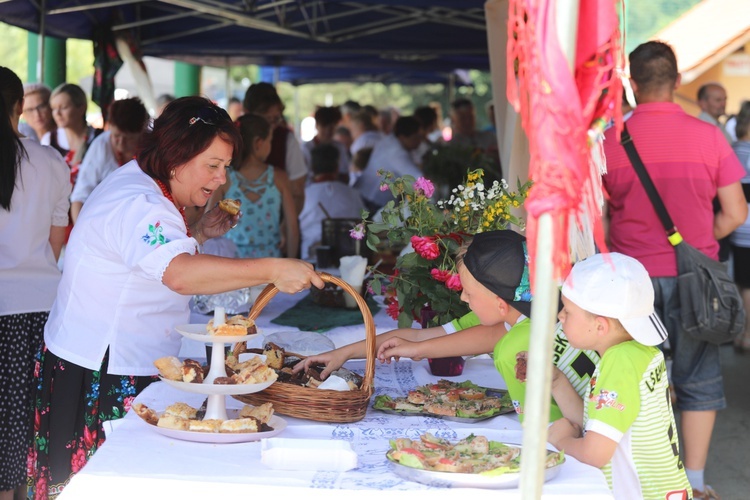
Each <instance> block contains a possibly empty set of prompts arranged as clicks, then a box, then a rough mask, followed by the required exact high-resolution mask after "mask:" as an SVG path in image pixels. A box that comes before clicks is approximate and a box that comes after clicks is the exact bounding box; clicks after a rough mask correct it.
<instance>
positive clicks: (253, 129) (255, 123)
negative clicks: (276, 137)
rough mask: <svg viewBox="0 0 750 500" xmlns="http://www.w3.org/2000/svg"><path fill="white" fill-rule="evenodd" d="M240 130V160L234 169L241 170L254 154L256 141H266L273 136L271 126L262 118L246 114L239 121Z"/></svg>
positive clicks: (235, 163)
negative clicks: (243, 164) (248, 158)
mask: <svg viewBox="0 0 750 500" xmlns="http://www.w3.org/2000/svg"><path fill="white" fill-rule="evenodd" d="M237 125H238V129H239V131H240V135H241V136H242V150H241V152H240V160H239V161H236V162H234V169H235V170H239V169H240V167H242V163H243V162H244V161H245V160H246V159H247V157H248V156H250V155H251V154H253V151H254V148H255V139H266V138H267V137H268V136H269V135H271V125H270V124H269V123H268V122H267V121H266V119H265V118H263V117H262V116H258V115H254V114H252V113H245V114H244V115H242V116H240V117H239V118H238V119H237Z"/></svg>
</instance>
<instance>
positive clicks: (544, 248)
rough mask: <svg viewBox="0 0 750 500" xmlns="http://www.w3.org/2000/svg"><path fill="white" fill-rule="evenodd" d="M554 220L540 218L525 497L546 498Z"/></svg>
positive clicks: (554, 300) (524, 456) (523, 459)
mask: <svg viewBox="0 0 750 500" xmlns="http://www.w3.org/2000/svg"><path fill="white" fill-rule="evenodd" d="M553 227H554V221H553V219H552V215H550V214H548V213H545V214H542V215H541V217H539V225H538V227H537V231H538V232H537V246H536V257H535V259H534V262H535V269H536V271H535V274H536V275H535V277H534V300H533V301H532V302H531V316H532V318H534V321H532V322H531V339H530V340H529V360H528V367H527V369H526V372H527V373H529V374H531V376H529V377H528V379H527V380H526V404H525V407H524V409H523V410H524V422H523V430H524V432H523V454H522V455H521V498H523V499H534V500H536V499H538V498H541V497H542V486H543V484H544V473H545V466H544V462H545V458H546V455H547V451H546V450H547V425H548V424H549V410H550V387H551V385H552V349H551V348H550V346H551V345H552V338H553V335H554V331H555V323H556V318H557V287H556V286H555V280H554V279H553V273H552V270H553V269H552V268H553V265H552V249H553V248H554V233H553Z"/></svg>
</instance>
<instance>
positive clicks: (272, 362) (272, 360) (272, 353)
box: [263, 342, 284, 370]
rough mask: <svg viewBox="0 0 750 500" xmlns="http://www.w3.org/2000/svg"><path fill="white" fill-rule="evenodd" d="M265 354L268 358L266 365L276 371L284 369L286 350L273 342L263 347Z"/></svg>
mask: <svg viewBox="0 0 750 500" xmlns="http://www.w3.org/2000/svg"><path fill="white" fill-rule="evenodd" d="M263 354H264V355H265V356H266V364H267V365H268V366H270V367H271V368H273V369H274V370H281V369H282V368H283V367H284V349H283V348H281V347H279V346H277V345H276V344H274V343H273V342H266V344H265V345H264V346H263Z"/></svg>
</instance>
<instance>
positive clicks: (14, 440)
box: [0, 67, 70, 500]
mask: <svg viewBox="0 0 750 500" xmlns="http://www.w3.org/2000/svg"><path fill="white" fill-rule="evenodd" d="M23 105H24V97H23V85H22V84H21V80H20V79H19V78H18V76H16V74H15V73H13V71H11V70H10V69H8V68H4V67H0V450H2V452H0V499H2V500H5V499H12V498H13V490H14V489H15V488H17V487H18V486H20V485H22V484H25V483H26V456H27V454H28V450H29V445H30V444H31V443H30V442H29V441H28V436H29V433H30V431H31V423H32V421H31V418H30V414H29V407H30V404H31V384H32V380H33V367H34V355H35V354H36V353H37V352H38V351H39V347H40V345H41V342H42V332H43V330H44V323H45V321H46V320H47V315H48V313H49V310H50V307H52V302H53V300H54V298H55V293H56V291H57V284H58V283H59V281H60V271H59V270H58V269H57V258H58V257H59V256H60V249H61V248H62V244H63V239H64V237H65V226H67V225H68V206H69V203H68V196H69V195H70V181H69V180H68V177H69V175H70V174H69V171H68V167H67V165H65V162H63V160H62V158H60V155H59V154H57V152H55V151H54V150H53V149H52V148H48V147H44V146H40V145H39V144H38V143H37V142H36V141H34V140H32V139H29V138H21V137H20V136H19V133H18V120H19V117H20V116H21V113H22V110H23Z"/></svg>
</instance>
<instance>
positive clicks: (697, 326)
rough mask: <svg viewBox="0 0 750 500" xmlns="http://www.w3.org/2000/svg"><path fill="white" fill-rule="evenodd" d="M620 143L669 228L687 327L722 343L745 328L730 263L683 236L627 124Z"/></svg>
mask: <svg viewBox="0 0 750 500" xmlns="http://www.w3.org/2000/svg"><path fill="white" fill-rule="evenodd" d="M620 143H621V144H622V146H623V147H624V148H625V152H626V153H627V154H628V158H630V162H631V163H632V164H633V167H634V168H635V172H636V173H637V174H638V178H639V179H640V180H641V183H642V184H643V187H644V188H645V189H646V194H648V197H649V199H650V200H651V203H652V204H653V205H654V209H655V210H656V214H657V215H658V216H659V219H660V220H661V223H662V225H663V226H664V229H665V230H666V232H667V239H668V240H669V242H670V243H671V244H672V246H673V247H674V249H675V253H676V255H677V294H678V298H679V301H680V323H681V324H682V328H683V330H685V332H686V333H689V334H690V335H692V336H693V337H694V338H696V339H698V340H702V341H705V342H709V343H711V344H717V345H720V344H724V343H726V342H729V341H731V340H732V339H733V338H734V337H735V336H737V335H738V334H739V333H740V332H742V330H743V329H744V326H745V309H744V307H743V303H742V297H741V296H740V292H739V290H738V289H737V286H736V285H735V284H734V281H733V280H732V279H731V278H730V277H729V274H728V273H727V269H726V266H724V264H722V263H720V262H717V261H715V260H713V259H711V258H710V257H708V256H707V255H706V254H704V253H703V252H701V251H700V250H698V249H696V248H695V247H693V246H692V245H690V244H688V243H687V242H686V241H684V240H683V239H682V235H681V234H680V233H679V232H678V231H677V228H676V227H675V225H674V223H673V222H672V218H671V217H670V216H669V212H667V208H666V207H665V206H664V202H663V201H662V199H661V196H659V192H658V191H657V190H656V186H654V182H653V180H651V176H650V175H649V174H648V171H646V167H645V166H644V165H643V161H641V157H640V155H639V154H638V151H637V150H636V149H635V144H634V143H633V138H632V137H630V134H629V133H628V128H627V126H625V128H624V130H623V131H622V137H621V139H620Z"/></svg>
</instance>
